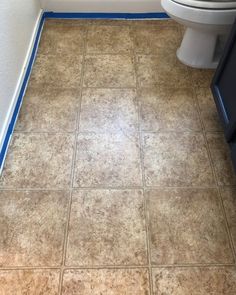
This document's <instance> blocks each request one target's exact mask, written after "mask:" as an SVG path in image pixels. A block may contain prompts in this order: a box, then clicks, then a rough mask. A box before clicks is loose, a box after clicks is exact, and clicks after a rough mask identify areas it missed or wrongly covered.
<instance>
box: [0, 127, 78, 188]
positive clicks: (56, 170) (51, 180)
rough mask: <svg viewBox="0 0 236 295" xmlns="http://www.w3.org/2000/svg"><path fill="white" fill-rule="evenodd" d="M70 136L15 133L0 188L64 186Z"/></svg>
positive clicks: (67, 180) (67, 175)
mask: <svg viewBox="0 0 236 295" xmlns="http://www.w3.org/2000/svg"><path fill="white" fill-rule="evenodd" d="M73 142H74V136H73V135H72V134H50V133H41V134H39V133H38V134H27V133H24V134H19V133H16V134H15V135H14V136H13V139H12V142H11V145H10V149H9V151H8V155H7V159H6V163H5V168H4V169H3V172H2V176H1V180H0V187H5V188H7V187H9V188H14V189H15V188H57V189H62V188H68V187H69V185H70V176H71V165H72V154H73Z"/></svg>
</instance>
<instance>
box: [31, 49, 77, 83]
mask: <svg viewBox="0 0 236 295" xmlns="http://www.w3.org/2000/svg"><path fill="white" fill-rule="evenodd" d="M82 60H83V59H82V55H66V54H60V55H43V54H41V55H38V57H37V59H36V61H35V64H34V67H33V71H32V74H31V77H30V82H29V85H30V86H33V87H38V86H40V87H44V86H45V85H50V86H51V87H54V88H61V87H63V88H76V89H77V88H79V87H80V82H81V69H82Z"/></svg>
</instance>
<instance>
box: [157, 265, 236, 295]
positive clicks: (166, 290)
mask: <svg viewBox="0 0 236 295" xmlns="http://www.w3.org/2000/svg"><path fill="white" fill-rule="evenodd" d="M153 285H154V295H159V294H161V295H162V294H163V295H164V294H165V295H190V294H191V295H233V294H236V270H235V268H233V267H232V268H231V267H225V268H224V267H219V268H217V267H211V268H209V267H208V268H197V267H196V268H166V269H165V268H157V269H154V270H153Z"/></svg>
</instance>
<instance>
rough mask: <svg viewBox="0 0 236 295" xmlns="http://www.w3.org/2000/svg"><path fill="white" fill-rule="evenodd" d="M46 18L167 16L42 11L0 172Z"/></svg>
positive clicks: (156, 16) (162, 15) (0, 158)
mask: <svg viewBox="0 0 236 295" xmlns="http://www.w3.org/2000/svg"><path fill="white" fill-rule="evenodd" d="M46 18H64V19H130V20H131V19H168V18H169V16H168V15H167V14H166V13H164V12H150V13H95V12H94V13H93V12H91V13H73V12H44V13H43V15H42V17H41V20H40V24H39V27H38V31H37V33H36V37H35V41H34V46H33V49H32V53H31V56H30V60H29V64H28V67H27V70H26V73H25V77H24V80H23V83H22V85H21V89H20V93H19V96H18V98H17V102H16V105H15V109H14V112H13V115H12V118H11V121H10V124H9V126H8V129H7V133H6V136H5V138H4V142H3V146H2V149H1V151H0V172H1V169H2V166H3V163H4V159H5V157H6V152H7V148H8V145H9V143H10V140H11V136H12V133H13V130H14V126H15V123H16V120H17V117H18V114H19V110H20V107H21V104H22V100H23V97H24V94H25V90H26V87H27V84H28V80H29V77H30V74H31V70H32V67H33V64H34V60H35V57H36V54H37V49H38V44H39V41H40V35H41V31H42V28H43V24H44V21H45V19H46Z"/></svg>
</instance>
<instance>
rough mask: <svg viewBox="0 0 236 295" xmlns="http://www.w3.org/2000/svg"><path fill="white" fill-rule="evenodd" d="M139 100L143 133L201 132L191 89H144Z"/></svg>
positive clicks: (140, 92)
mask: <svg viewBox="0 0 236 295" xmlns="http://www.w3.org/2000/svg"><path fill="white" fill-rule="evenodd" d="M138 99H139V102H140V105H141V106H140V108H141V129H142V130H143V131H189V130H192V131H200V130H201V125H200V120H199V117H198V112H197V109H196V108H197V107H196V102H195V100H194V94H193V90H192V89H191V88H180V89H178V88H164V89H162V88H160V87H156V88H143V89H141V90H140V91H139V95H138Z"/></svg>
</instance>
